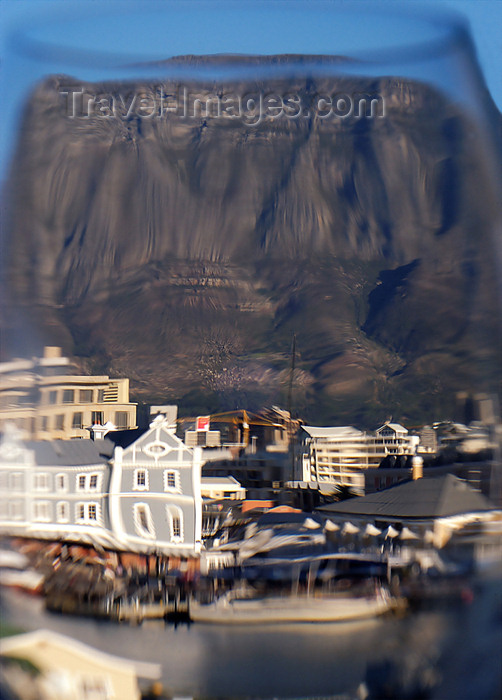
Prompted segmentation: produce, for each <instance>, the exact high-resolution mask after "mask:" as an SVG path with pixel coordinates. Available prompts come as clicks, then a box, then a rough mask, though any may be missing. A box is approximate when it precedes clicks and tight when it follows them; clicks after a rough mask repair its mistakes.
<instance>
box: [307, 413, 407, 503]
mask: <svg viewBox="0 0 502 700" xmlns="http://www.w3.org/2000/svg"><path fill="white" fill-rule="evenodd" d="M301 436H302V448H301V461H302V470H303V481H306V482H309V481H314V482H318V483H332V484H336V485H339V486H348V487H350V488H351V489H352V490H353V491H354V492H355V493H358V494H364V473H365V471H366V470H367V469H370V468H372V467H378V466H379V465H380V462H381V461H382V460H383V459H384V458H385V457H387V456H389V455H393V456H399V455H414V454H415V453H416V450H417V446H418V442H419V438H418V436H415V435H408V431H407V429H406V428H404V427H403V426H402V425H399V424H398V423H385V424H384V425H383V426H381V427H380V428H378V430H376V431H375V432H374V433H366V432H363V431H361V430H357V429H356V428H352V427H350V426H336V427H314V426H307V425H304V426H303V427H302V433H301Z"/></svg>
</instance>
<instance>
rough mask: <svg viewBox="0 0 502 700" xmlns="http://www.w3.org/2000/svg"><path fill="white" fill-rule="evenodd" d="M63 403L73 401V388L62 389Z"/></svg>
mask: <svg viewBox="0 0 502 700" xmlns="http://www.w3.org/2000/svg"><path fill="white" fill-rule="evenodd" d="M63 403H75V391H74V390H73V389H64V390H63Z"/></svg>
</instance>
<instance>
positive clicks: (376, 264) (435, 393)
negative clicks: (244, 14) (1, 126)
mask: <svg viewBox="0 0 502 700" xmlns="http://www.w3.org/2000/svg"><path fill="white" fill-rule="evenodd" d="M72 86H74V88H72ZM81 86H82V83H80V82H78V81H75V80H72V79H70V78H63V77H54V78H50V79H48V80H47V81H45V82H44V83H43V84H41V85H40V86H39V87H38V89H37V90H36V92H35V93H34V94H33V96H32V98H31V100H30V103H29V108H28V111H27V116H26V119H25V123H24V125H23V128H22V131H21V138H20V142H19V147H18V153H17V155H16V158H15V159H14V162H13V166H12V176H11V180H10V185H9V198H8V199H9V218H8V224H7V235H8V246H7V256H6V260H7V262H8V265H7V268H6V269H7V273H6V279H7V288H8V292H9V294H10V300H11V301H10V305H9V310H8V312H7V320H6V321H5V324H6V326H7V329H8V331H9V336H10V337H11V339H12V344H11V348H12V349H15V350H17V351H18V352H19V347H16V339H17V342H18V344H19V343H20V342H21V343H22V344H23V349H24V350H25V351H26V349H27V347H28V346H29V344H30V343H29V341H28V338H31V339H32V342H33V343H35V342H41V341H43V342H50V343H55V342H61V343H62V344H63V345H64V346H65V350H66V351H67V352H70V353H75V354H76V355H78V356H80V357H81V358H82V361H83V363H84V365H85V366H86V367H87V368H88V369H90V370H92V371H105V370H106V371H107V372H109V373H112V374H115V375H126V376H129V377H130V378H131V389H132V393H133V395H134V397H135V398H136V399H139V400H145V401H151V402H155V403H158V402H170V401H177V402H178V403H181V406H182V409H184V410H186V411H190V412H192V411H193V412H198V411H205V410H216V409H218V408H220V409H223V408H231V407H233V406H235V405H237V404H240V405H244V404H245V405H247V406H249V407H253V406H255V405H259V404H261V403H263V402H270V401H273V402H275V403H282V404H284V403H285V396H286V393H287V386H288V381H289V365H290V357H289V349H290V346H291V339H292V336H293V334H294V333H295V334H296V336H297V348H298V356H297V362H296V366H297V370H296V371H295V377H294V403H295V406H296V410H297V411H298V412H300V414H301V415H302V416H304V417H306V418H307V419H308V420H311V421H337V422H341V421H343V422H352V423H356V424H357V423H359V424H362V423H368V422H374V421H378V420H380V419H382V418H384V417H385V416H386V415H387V414H393V416H394V418H395V419H402V420H406V421H408V422H410V421H421V420H430V419H432V418H442V417H447V416H448V415H451V411H452V407H453V404H454V398H455V393H456V392H457V391H476V392H477V391H483V390H488V389H491V388H492V387H493V384H494V382H495V381H496V380H497V379H498V378H499V377H500V375H501V373H500V357H499V352H498V349H499V347H500V345H499V341H500V308H499V307H498V306H497V304H498V302H497V296H496V294H495V293H494V290H495V289H496V287H497V269H496V263H495V261H494V258H493V256H492V255H491V253H490V251H491V250H492V246H493V241H492V235H493V222H494V219H495V215H496V209H497V200H496V194H497V193H496V192H494V191H493V188H492V184H493V183H492V181H491V178H490V174H489V171H488V169H487V168H486V167H485V166H484V161H483V159H482V158H480V156H479V153H480V143H479V140H478V138H477V136H476V132H475V130H474V128H473V126H472V125H471V124H470V123H469V121H468V119H467V117H466V116H464V115H463V114H462V113H461V112H460V111H459V109H458V108H456V107H454V106H453V105H452V104H450V103H448V102H447V101H446V99H444V98H443V97H441V96H440V95H439V94H438V93H436V92H434V91H433V90H432V89H430V88H428V87H427V86H424V85H420V84H411V83H405V82H403V81H402V80H397V79H382V80H379V81H375V80H374V81H362V80H361V79H356V80H351V81H349V80H348V79H339V80H338V82H337V83H336V85H333V80H332V79H330V81H328V79H319V80H317V81H314V80H313V79H308V80H300V79H298V80H294V81H289V82H287V83H286V82H281V81H280V80H275V81H271V82H270V83H267V84H266V85H263V84H255V83H253V84H250V83H236V82H234V83H232V84H231V85H230V84H226V85H225V86H224V88H222V87H221V86H219V87H218V90H219V91H220V93H218V90H216V88H215V86H214V85H208V84H207V85H202V84H200V85H194V84H191V85H189V88H190V91H191V94H192V95H199V96H201V95H202V96H203V97H204V98H206V97H207V94H217V93H218V94H223V93H224V92H225V90H226V91H227V92H228V91H230V90H231V91H232V93H233V94H236V95H239V94H240V95H242V94H245V93H248V94H253V95H255V94H258V93H259V92H260V91H262V92H263V91H265V92H274V93H276V94H278V95H285V94H290V95H296V96H298V99H299V100H300V101H301V105H302V115H301V117H298V118H292V117H290V116H282V117H281V118H272V117H270V116H268V117H265V118H263V119H262V120H261V121H260V123H258V124H251V123H249V122H250V121H251V119H249V118H247V119H245V118H238V119H231V118H224V117H221V116H219V117H218V116H217V115H215V114H205V113H200V114H199V115H197V116H196V117H188V118H187V117H186V116H184V115H183V114H180V113H177V112H174V111H171V112H169V113H168V114H165V115H160V114H157V113H155V114H154V115H153V116H152V117H151V118H145V116H144V114H139V113H138V110H137V109H135V110H129V115H127V107H128V105H130V104H131V100H132V99H133V97H134V95H136V94H138V95H140V94H141V95H147V96H149V99H150V103H151V104H154V103H155V100H156V98H157V97H158V95H159V91H161V92H163V93H164V94H166V95H170V96H171V100H174V99H175V98H176V97H177V96H179V87H177V86H175V85H174V84H172V83H167V82H166V83H165V84H163V85H160V86H159V84H155V85H154V84H148V83H141V84H139V83H138V84H134V85H133V84H131V85H127V86H125V85H114V84H103V85H95V84H94V85H93V84H87V85H85V86H84V88H85V89H84V101H83V103H80V102H79V106H78V109H77V112H76V113H75V112H73V113H72V115H71V116H73V118H70V114H69V103H68V100H66V102H65V98H64V97H62V96H61V93H62V92H65V91H66V92H67V91H68V90H70V91H71V89H75V90H80V89H81ZM176 91H178V92H176ZM355 91H357V92H362V93H370V94H378V95H380V96H381V97H382V98H383V101H384V104H385V115H384V116H374V117H373V118H369V117H367V116H361V117H359V118H357V117H355V116H354V115H351V116H348V117H346V118H343V119H342V118H339V117H337V116H332V117H331V118H322V117H321V116H320V115H319V113H316V110H315V109H309V108H308V107H310V106H311V105H312V104H316V102H315V100H317V99H318V96H319V95H332V94H333V93H346V94H348V95H351V94H354V92H355ZM119 94H120V95H122V96H124V95H125V98H123V101H122V104H121V105H120V106H121V110H122V111H121V112H120V113H114V114H113V115H112V116H108V118H105V117H104V116H103V114H100V113H97V112H96V108H95V105H93V104H91V107H92V109H91V110H90V112H89V111H88V110H86V104H87V107H89V102H88V100H87V102H86V99H87V98H86V97H85V95H94V96H96V95H97V96H102V95H108V96H109V95H111V96H112V97H113V98H114V99H115V106H116V104H117V103H119V100H118V98H117V96H118V95H119ZM152 96H153V98H152ZM79 99H80V98H79ZM111 99H112V98H109V101H108V103H107V104H111ZM150 103H149V104H150ZM82 105H83V107H82ZM304 105H307V106H308V107H305V108H303V106H304ZM145 109H146V108H145ZM307 112H308V114H307ZM88 114H90V116H88ZM37 349H38V348H37ZM30 351H31V348H30Z"/></svg>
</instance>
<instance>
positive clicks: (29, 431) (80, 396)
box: [0, 346, 136, 440]
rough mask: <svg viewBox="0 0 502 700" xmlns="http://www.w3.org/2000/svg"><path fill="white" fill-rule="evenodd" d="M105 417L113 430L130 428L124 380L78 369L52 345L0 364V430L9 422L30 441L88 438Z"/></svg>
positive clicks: (132, 410) (131, 412) (132, 419)
mask: <svg viewBox="0 0 502 700" xmlns="http://www.w3.org/2000/svg"><path fill="white" fill-rule="evenodd" d="M107 421H110V422H111V423H113V424H114V425H115V426H116V427H117V428H119V429H122V428H123V429H128V428H134V427H135V425H136V404H135V403H131V402H130V401H129V380H128V379H126V378H121V379H111V378H110V377H108V376H106V375H101V376H88V375H81V374H78V370H77V367H76V366H75V365H74V363H73V362H72V361H71V360H70V358H68V357H63V356H62V352H61V348H59V347H52V346H46V347H45V348H44V354H43V357H38V358H37V357H34V358H32V359H30V360H13V361H12V362H1V363H0V431H3V430H4V426H5V425H6V423H15V424H16V426H17V427H18V428H19V429H20V430H22V432H23V436H24V437H26V438H29V439H33V440H54V439H68V438H76V437H78V438H88V437H89V432H88V429H89V428H90V427H91V426H92V425H93V424H99V425H104V424H105V423H106V422H107Z"/></svg>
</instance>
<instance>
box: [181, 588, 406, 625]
mask: <svg viewBox="0 0 502 700" xmlns="http://www.w3.org/2000/svg"><path fill="white" fill-rule="evenodd" d="M393 604H394V600H393V598H392V597H391V596H390V595H389V594H388V593H387V591H386V590H385V589H383V588H379V589H378V590H377V591H376V592H375V594H374V595H372V596H360V597H359V596H353V595H350V594H333V595H324V594H321V595H318V596H317V595H313V594H310V595H309V594H298V595H283V596H280V595H265V596H263V597H258V596H254V595H249V596H247V595H245V594H244V595H243V593H242V592H239V591H237V590H230V591H227V592H226V593H224V594H223V595H222V596H220V597H219V598H216V599H215V600H214V601H212V602H210V603H206V604H205V603H199V602H197V601H196V600H192V601H191V602H190V618H191V619H192V620H193V621H194V622H213V623H220V624H250V623H255V624H264V623H272V622H273V623H276V622H341V621H349V620H363V619H367V618H372V617H376V616H378V615H382V614H383V613H385V612H387V611H388V610H390V609H391V608H392V607H393Z"/></svg>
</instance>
